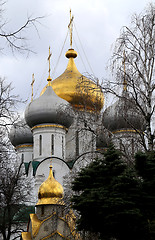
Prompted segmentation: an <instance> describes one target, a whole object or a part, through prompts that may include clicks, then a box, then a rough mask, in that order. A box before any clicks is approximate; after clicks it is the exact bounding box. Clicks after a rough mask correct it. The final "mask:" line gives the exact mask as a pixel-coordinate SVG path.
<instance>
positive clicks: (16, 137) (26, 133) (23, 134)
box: [9, 119, 33, 147]
mask: <svg viewBox="0 0 155 240" xmlns="http://www.w3.org/2000/svg"><path fill="white" fill-rule="evenodd" d="M9 139H10V141H11V143H12V145H13V146H14V147H16V146H18V145H22V144H33V136H32V132H31V129H30V128H29V126H28V125H27V124H26V122H25V120H24V119H22V120H20V121H19V122H17V123H15V124H14V125H13V126H12V127H11V130H10V133H9Z"/></svg>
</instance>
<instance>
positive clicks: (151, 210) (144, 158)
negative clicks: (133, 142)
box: [135, 151, 155, 240]
mask: <svg viewBox="0 0 155 240" xmlns="http://www.w3.org/2000/svg"><path fill="white" fill-rule="evenodd" d="M135 160H136V161H135V167H136V170H137V173H138V175H139V176H140V177H141V178H142V183H141V209H142V212H143V216H145V218H146V219H147V222H148V225H149V232H150V237H151V239H152V240H153V239H155V151H150V152H146V153H142V152H138V153H137V154H136V156H135Z"/></svg>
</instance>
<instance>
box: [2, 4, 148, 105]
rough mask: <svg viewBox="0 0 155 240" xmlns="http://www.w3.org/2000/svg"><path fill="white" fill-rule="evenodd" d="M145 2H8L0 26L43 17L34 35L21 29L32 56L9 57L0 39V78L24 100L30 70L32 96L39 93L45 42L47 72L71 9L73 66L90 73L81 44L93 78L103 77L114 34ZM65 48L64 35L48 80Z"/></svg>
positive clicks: (27, 94)
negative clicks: (5, 21)
mask: <svg viewBox="0 0 155 240" xmlns="http://www.w3.org/2000/svg"><path fill="white" fill-rule="evenodd" d="M149 2H150V1H148V0H44V1H43V0H35V1H32V0H25V1H21V0H8V1H7V3H6V4H5V11H4V12H3V18H4V19H7V22H8V24H7V25H6V26H5V28H6V29H8V32H10V31H15V30H16V29H18V28H19V27H20V26H21V25H23V24H24V23H25V21H26V19H27V17H29V16H32V17H37V16H45V18H44V19H41V20H40V23H41V24H37V29H38V32H39V35H38V33H37V31H36V30H35V29H34V28H29V29H28V30H27V31H25V32H24V36H26V37H27V39H28V45H29V47H30V48H31V50H33V51H34V52H36V54H33V53H31V54H29V55H28V56H26V55H21V54H19V53H16V54H15V56H13V55H12V53H11V51H10V49H9V48H8V47H7V44H4V42H3V41H2V39H0V48H2V47H4V50H3V51H2V52H1V53H0V76H1V77H5V78H6V79H7V81H8V82H12V84H13V87H14V92H15V93H16V94H19V95H20V97H22V98H24V99H28V102H29V101H30V99H31V81H32V74H33V73H34V74H35V85H34V94H35V97H37V96H39V94H40V92H41V90H42V88H43V87H44V86H45V85H46V79H47V76H48V62H47V58H48V48H49V45H50V46H51V51H52V58H51V68H52V70H53V69H54V68H55V67H56V63H57V61H58V58H59V56H60V52H61V49H62V47H63V44H64V41H65V38H66V34H67V30H68V29H67V28H68V23H69V10H70V8H71V9H72V14H73V15H74V23H75V26H76V30H77V32H76V30H75V28H74V30H73V48H74V49H75V50H76V51H77V52H78V54H79V55H78V58H76V60H75V61H76V66H77V68H78V70H79V71H80V72H81V73H85V72H89V73H92V72H91V70H90V68H89V65H88V63H87V60H86V58H85V55H84V53H83V51H82V47H83V49H84V51H85V54H86V55H87V58H88V61H89V64H90V65H91V68H92V69H93V73H94V74H95V76H96V77H98V78H99V79H102V78H104V77H107V76H108V72H106V70H105V68H106V66H107V62H108V59H109V58H110V56H111V54H112V44H114V42H115V40H116V38H117V37H118V36H119V33H120V29H121V27H122V26H123V25H129V23H130V20H131V15H132V14H133V13H135V12H136V13H140V12H141V11H142V10H143V9H144V8H145V7H146V6H147V4H148V3H149ZM77 33H78V35H77ZM78 36H79V38H80V41H81V43H82V47H81V45H80V42H79V39H78ZM69 47H70V46H69V37H68V38H67V40H66V44H65V46H64V49H63V52H62V55H61V57H60V60H59V64H58V65H57V67H56V72H55V75H54V76H53V74H52V78H53V79H55V78H56V77H57V76H59V75H60V74H61V73H63V71H64V70H65V68H66V66H67V62H68V60H67V59H66V58H65V56H64V55H65V52H66V51H67V49H68V48H69ZM80 56H81V57H80ZM83 62H84V64H83Z"/></svg>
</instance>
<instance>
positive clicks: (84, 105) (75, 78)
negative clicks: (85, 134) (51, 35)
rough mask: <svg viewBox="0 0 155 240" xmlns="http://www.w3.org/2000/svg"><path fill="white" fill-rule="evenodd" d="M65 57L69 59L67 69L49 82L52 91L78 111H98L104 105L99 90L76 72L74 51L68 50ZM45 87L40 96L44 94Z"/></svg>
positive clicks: (75, 53)
mask: <svg viewBox="0 0 155 240" xmlns="http://www.w3.org/2000/svg"><path fill="white" fill-rule="evenodd" d="M66 57H67V58H69V62H68V65H67V68H66V70H65V71H64V73H63V74H61V75H60V76H59V77H58V78H56V79H55V80H53V81H52V82H51V85H52V87H53V90H54V91H55V93H56V94H57V95H58V96H59V97H61V98H63V99H65V100H66V101H68V102H69V103H70V104H71V105H72V106H73V107H75V108H77V109H79V110H82V109H86V110H90V111H95V110H96V111H100V110H101V109H102V107H103V103H104V96H103V93H102V91H101V89H100V88H99V87H98V86H97V85H96V84H95V83H94V82H93V81H91V80H90V79H88V78H86V77H85V76H83V75H82V74H81V73H80V72H79V71H78V69H77V68H76V65H75V63H74V58H76V57H77V52H76V51H74V49H69V50H68V51H67V52H66ZM46 87H47V86H45V88H44V89H43V90H42V92H41V94H43V93H44V91H45V89H46Z"/></svg>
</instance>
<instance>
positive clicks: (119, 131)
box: [112, 129, 139, 134]
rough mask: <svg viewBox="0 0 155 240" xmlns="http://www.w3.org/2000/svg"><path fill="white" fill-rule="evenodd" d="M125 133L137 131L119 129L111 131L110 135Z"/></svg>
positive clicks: (135, 131)
mask: <svg viewBox="0 0 155 240" xmlns="http://www.w3.org/2000/svg"><path fill="white" fill-rule="evenodd" d="M126 132H130V133H132V132H133V133H137V132H139V131H138V130H134V129H121V130H116V131H113V132H112V133H113V134H115V133H126Z"/></svg>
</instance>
